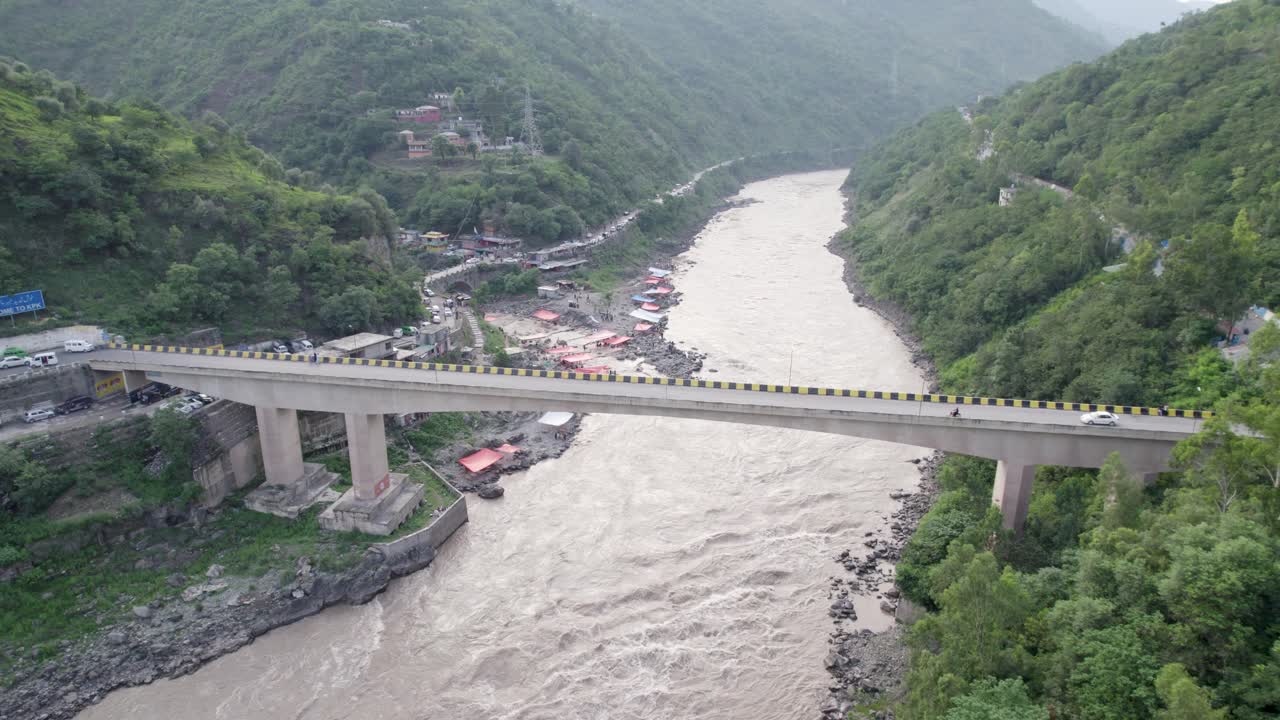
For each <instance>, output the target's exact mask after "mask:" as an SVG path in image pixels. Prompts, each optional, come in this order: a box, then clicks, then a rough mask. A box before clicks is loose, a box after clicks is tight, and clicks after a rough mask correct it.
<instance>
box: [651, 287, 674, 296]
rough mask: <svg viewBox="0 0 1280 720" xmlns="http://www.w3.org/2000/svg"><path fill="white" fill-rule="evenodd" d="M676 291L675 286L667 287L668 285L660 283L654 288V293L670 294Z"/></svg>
mask: <svg viewBox="0 0 1280 720" xmlns="http://www.w3.org/2000/svg"><path fill="white" fill-rule="evenodd" d="M675 291H676V289H675V288H673V287H667V286H666V285H659V286H658V287H656V288H654V289H653V294H655V295H670V294H671V293H673V292H675Z"/></svg>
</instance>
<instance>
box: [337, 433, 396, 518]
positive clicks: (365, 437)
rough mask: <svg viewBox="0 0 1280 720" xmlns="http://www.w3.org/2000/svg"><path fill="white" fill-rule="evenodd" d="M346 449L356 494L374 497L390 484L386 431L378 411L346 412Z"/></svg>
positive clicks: (369, 497)
mask: <svg viewBox="0 0 1280 720" xmlns="http://www.w3.org/2000/svg"><path fill="white" fill-rule="evenodd" d="M346 421H347V453H348V454H349V455H350V457H351V484H352V485H353V486H354V488H355V493H356V498H358V499H360V500H365V501H371V500H376V499H377V498H378V496H379V495H381V494H382V493H383V492H385V491H386V489H387V487H389V486H390V485H391V475H390V473H389V472H388V471H387V431H386V428H385V426H384V425H383V424H382V423H383V421H382V416H381V415H363V414H359V413H347V414H346Z"/></svg>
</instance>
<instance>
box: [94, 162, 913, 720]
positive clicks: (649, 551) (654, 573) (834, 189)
mask: <svg viewBox="0 0 1280 720" xmlns="http://www.w3.org/2000/svg"><path fill="white" fill-rule="evenodd" d="M843 179H844V173H842V172H820V173H808V174H803V175H790V176H784V177H780V178H774V179H771V180H766V181H764V182H759V183H754V184H752V185H749V186H748V187H746V188H745V189H744V191H743V193H742V196H743V197H745V198H751V199H753V200H756V201H757V202H756V203H755V204H751V205H747V206H745V207H739V208H735V209H731V210H727V211H725V212H723V213H720V214H719V215H717V216H716V217H715V218H714V219H713V220H712V221H711V223H710V224H709V225H708V226H707V228H706V229H705V231H704V232H703V233H702V234H701V235H700V236H699V237H698V239H697V241H696V242H695V244H694V247H693V248H692V249H691V250H690V251H689V252H687V253H685V254H684V255H682V256H681V258H680V259H679V260H678V261H677V272H676V278H675V283H676V287H678V288H679V289H680V290H681V292H683V294H684V297H683V301H682V303H681V304H680V305H679V306H678V307H677V308H676V309H675V310H674V311H673V312H672V316H671V328H670V330H669V331H668V337H669V338H670V339H672V340H674V341H676V342H677V343H678V344H680V345H682V346H685V347H696V348H698V350H699V351H700V352H706V353H708V355H709V357H708V359H707V360H706V364H705V368H706V369H705V370H704V373H703V374H704V376H705V377H712V378H716V379H726V380H733V379H741V380H754V381H759V380H768V381H772V382H782V381H785V380H786V379H787V378H788V376H789V377H790V380H791V381H793V382H794V383H796V384H821V385H827V386H845V387H859V388H876V389H890V390H906V391H918V390H919V389H920V387H921V378H920V375H919V373H918V372H917V371H916V369H915V368H913V367H912V365H911V363H910V360H909V354H908V352H907V350H906V349H905V348H904V347H903V346H902V344H901V343H900V342H899V341H898V339H897V338H896V337H895V335H894V333H893V331H892V330H891V329H890V328H889V327H888V326H887V325H886V324H885V323H884V322H883V321H882V320H881V319H880V318H879V317H877V316H876V315H874V314H873V313H871V312H870V311H868V310H865V309H863V308H860V307H858V306H856V305H855V304H854V303H853V302H852V300H851V299H850V297H849V293H848V291H847V290H846V288H845V286H844V284H843V282H842V280H841V263H840V262H839V260H838V259H837V258H835V257H834V256H832V255H831V254H830V253H829V252H828V251H827V250H826V248H825V243H826V242H827V240H828V239H829V238H830V237H831V236H832V235H833V234H834V233H835V232H836V231H838V230H839V229H840V228H841V226H842V220H841V213H842V209H843V206H842V197H841V195H840V194H839V187H840V183H841V182H842V181H843ZM710 369H715V370H717V371H718V372H716V373H710V372H709V370H710ZM924 454H925V452H924V451H922V450H920V449H918V448H908V447H903V446H894V445H887V444H883V443H877V442H871V441H863V440H858V439H854V438H846V437H839V436H834V435H821V434H816V433H804V432H798V431H782V430H776V429H770V428H756V427H747V426H735V425H729V424H719V423H711V422H702V421H693V420H668V419H658V418H634V417H621V416H607V415H596V416H592V417H589V418H587V419H586V420H585V422H584V423H583V429H582V432H581V434H580V435H579V438H578V440H577V442H576V443H575V444H574V446H573V447H572V448H571V449H570V450H569V451H568V452H567V453H565V455H564V456H563V457H561V458H559V459H558V460H551V461H547V462H544V463H542V464H539V465H537V466H536V467H534V468H533V469H531V470H530V471H528V472H527V473H524V474H521V475H515V476H510V477H507V478H505V479H504V481H503V485H504V486H505V487H506V489H507V492H506V497H505V498H503V499H502V500H499V501H494V502H486V501H483V500H478V499H475V498H471V499H470V507H471V522H470V523H469V524H468V525H466V526H464V527H463V529H462V530H460V531H459V532H458V534H457V535H455V536H454V538H453V539H452V540H451V541H450V543H449V544H448V545H447V546H446V547H445V548H444V549H443V551H442V552H441V554H440V555H439V557H437V559H436V561H435V562H434V564H432V565H431V567H430V568H429V569H427V570H425V571H423V572H420V573H418V574H416V575H412V576H409V577H406V578H403V579H401V580H398V581H395V582H394V583H393V584H392V585H391V587H390V589H389V590H388V591H387V592H386V593H384V594H383V595H381V596H380V597H378V598H377V599H375V600H374V601H373V602H371V603H369V604H367V605H364V606H361V607H339V608H332V609H329V610H326V611H325V612H323V613H321V614H320V615H318V616H315V617H312V618H309V619H307V620H304V621H302V622H299V623H296V624H294V625H291V626H289V627H285V628H281V629H278V630H275V631H273V632H271V633H269V634H267V635H265V636H263V637H261V638H259V639H258V640H257V641H255V642H254V643H253V644H252V645H249V646H248V647H245V648H244V649H242V650H240V651H238V652H236V653H234V654H232V655H229V656H226V657H223V658H221V659H219V660H217V661H214V662H212V663H210V664H209V665H207V666H205V667H204V668H202V669H201V670H200V671H198V672H196V673H195V674H193V675H190V676H187V677H184V678H181V679H178V680H171V681H169V680H167V681H161V682H157V683H154V684H152V685H149V686H146V687H140V688H132V689H128V690H122V691H119V692H116V693H113V694H111V695H110V696H109V697H107V698H106V699H105V700H104V701H103V702H102V703H101V704H99V705H97V706H95V707H92V708H89V709H87V710H86V711H85V712H84V713H82V714H81V716H80V717H81V718H85V719H86V720H98V719H106V718H122V717H130V718H171V717H182V718H184V719H185V720H196V719H199V718H218V719H220V720H285V719H287V718H298V719H305V720H336V719H339V718H352V719H355V718H378V719H379V720H401V719H406V720H418V719H420V718H432V719H433V720H434V719H446V718H448V719H452V718H512V719H514V718H521V719H529V720H533V719H543V718H545V719H548V720H549V719H551V718H557V719H575V720H577V719H584V720H585V719H595V718H600V719H601V720H603V719H604V718H609V719H610V720H629V719H633V718H634V719H636V720H640V719H644V720H658V719H664V720H665V719H666V718H725V719H729V718H733V719H734V720H740V719H741V718H747V717H749V718H753V720H771V719H781V718H788V719H790V718H795V719H804V720H809V719H811V718H815V717H817V715H818V707H819V705H820V703H821V702H822V701H823V699H824V697H823V688H824V687H825V686H826V685H827V681H828V677H827V675H826V672H825V670H824V669H823V658H824V657H825V655H826V652H827V645H826V637H827V634H828V633H829V631H830V629H831V621H830V620H829V619H828V618H827V614H826V610H827V605H828V604H829V603H830V600H829V599H828V598H827V588H828V578H829V577H830V576H832V575H836V574H838V573H841V574H842V573H843V570H842V569H840V568H839V566H838V565H836V564H835V563H834V562H833V560H832V559H833V558H834V557H835V556H836V555H837V554H838V553H839V552H840V551H841V550H843V549H846V548H857V547H858V546H859V544H860V542H861V540H862V539H863V534H864V533H865V532H867V531H872V530H874V531H877V533H879V532H880V531H882V530H884V529H885V527H884V526H885V525H886V524H887V523H886V518H887V517H888V515H889V514H890V513H891V512H892V510H893V507H894V503H893V501H891V500H890V499H889V497H888V495H889V493H890V492H891V491H894V490H905V489H909V488H911V487H913V486H914V485H915V483H916V482H917V480H918V472H917V470H916V467H915V466H914V465H911V464H909V463H908V462H907V461H908V460H910V459H912V458H916V457H921V456H923V455H924ZM877 604H878V601H876V600H875V599H874V598H867V599H864V600H863V601H861V602H860V603H859V605H858V610H859V615H860V616H861V617H862V621H861V622H862V623H863V625H864V626H870V627H883V626H885V625H887V624H888V623H889V622H890V619H889V618H887V617H886V616H884V615H883V614H881V613H880V611H879V610H878V609H877V607H876V606H877Z"/></svg>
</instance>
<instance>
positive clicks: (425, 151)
mask: <svg viewBox="0 0 1280 720" xmlns="http://www.w3.org/2000/svg"><path fill="white" fill-rule="evenodd" d="M408 144H409V158H410V159H414V158H424V157H431V141H430V140H416V139H415V140H410V141H409V143H408Z"/></svg>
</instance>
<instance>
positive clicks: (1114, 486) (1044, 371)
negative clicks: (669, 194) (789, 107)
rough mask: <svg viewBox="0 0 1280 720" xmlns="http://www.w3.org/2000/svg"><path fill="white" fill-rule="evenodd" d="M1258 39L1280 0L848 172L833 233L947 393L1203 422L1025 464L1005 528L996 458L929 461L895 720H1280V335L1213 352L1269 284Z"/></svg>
mask: <svg viewBox="0 0 1280 720" xmlns="http://www.w3.org/2000/svg"><path fill="white" fill-rule="evenodd" d="M1277 48H1280V4H1276V3H1275V2H1273V1H1270V2H1264V1H1263V0H1237V1H1236V2H1234V3H1231V4H1230V5H1229V6H1223V7H1220V8H1217V9H1215V10H1212V11H1210V12H1208V13H1204V14H1202V15H1199V16H1196V17H1194V18H1191V19H1188V20H1184V21H1182V22H1180V23H1178V24H1177V25H1175V26H1172V27H1170V28H1168V29H1166V30H1165V31H1163V32H1161V33H1159V34H1155V35H1147V36H1144V37H1142V38H1140V39H1137V40H1134V41H1131V42H1129V43H1127V44H1125V45H1124V46H1123V47H1122V48H1120V49H1119V50H1118V51H1116V52H1115V53H1113V54H1111V55H1109V56H1107V57H1104V58H1102V59H1101V60H1099V61H1098V62H1096V63H1094V64H1091V65H1084V66H1075V67H1072V68H1069V69H1067V70H1064V71H1062V72H1059V73H1055V74H1053V75H1050V76H1048V77H1046V78H1044V79H1042V80H1040V81H1038V82H1036V83H1033V84H1031V85H1028V86H1025V87H1023V88H1021V89H1020V90H1018V91H1017V92H1014V93H1011V94H1010V95H1008V96H1007V97H1004V98H1002V99H998V100H997V99H993V100H990V101H987V102H984V103H982V104H981V105H980V106H979V107H978V108H977V109H976V112H975V115H974V117H973V118H972V124H970V123H969V122H967V121H966V119H965V118H964V117H962V116H961V114H960V113H957V112H954V111H952V112H947V113H941V114H937V115H934V116H931V117H929V118H927V119H926V120H925V121H923V122H922V123H920V124H919V125H917V126H916V127H914V128H911V129H909V130H907V131H904V132H902V133H900V134H898V135H897V136H896V137H895V138H894V139H893V140H891V141H890V142H888V143H886V144H885V145H883V146H882V147H880V148H879V149H877V150H876V151H875V152H874V153H872V154H871V155H870V156H868V157H866V158H865V159H864V161H863V162H861V163H860V164H859V165H858V167H857V168H855V169H854V171H853V173H852V174H851V176H850V181H849V188H850V190H851V191H852V192H853V193H854V195H855V197H856V199H857V202H858V209H857V223H856V225H855V226H854V227H853V228H852V229H851V230H849V231H848V232H847V233H845V235H844V236H843V238H842V242H841V243H840V246H841V247H842V248H843V249H844V250H845V251H847V252H849V253H850V254H851V256H852V257H853V258H854V259H855V261H856V262H857V263H858V271H859V272H860V274H861V276H862V280H863V282H864V283H865V285H866V286H867V288H868V290H869V291H870V292H871V294H873V295H876V296H878V297H880V298H885V299H890V300H893V301H896V302H897V303H899V304H901V305H902V306H904V307H905V308H906V309H908V310H909V311H910V312H911V314H912V315H913V317H914V318H915V320H916V329H917V330H918V332H919V333H920V334H921V336H922V337H923V339H924V342H925V344H926V346H927V348H928V349H929V350H930V351H931V352H932V353H933V355H934V356H935V357H936V358H937V359H938V360H939V364H940V365H941V366H942V370H943V385H944V386H946V387H947V388H948V389H949V390H953V391H960V392H974V393H978V394H983V395H995V396H1006V397H1009V396H1012V397H1035V398H1066V399H1072V400H1082V401H1083V400H1091V401H1098V402H1104V403H1117V404H1129V403H1133V404H1148V405H1159V404H1161V403H1165V402H1167V403H1169V404H1171V405H1175V406H1188V405H1190V406H1200V407H1207V406H1213V407H1214V409H1215V411H1216V412H1217V413H1218V416H1217V417H1216V418H1214V419H1212V420H1210V421H1208V422H1206V423H1204V424H1203V426H1202V432H1201V433H1200V434H1199V435H1197V436H1195V437H1194V438H1192V439H1190V440H1188V441H1186V442H1185V443H1183V444H1182V445H1181V446H1179V448H1178V449H1177V450H1176V451H1175V453H1174V458H1173V460H1174V463H1175V468H1176V469H1177V470H1178V471H1179V472H1176V473H1168V474H1163V475H1161V476H1160V478H1159V479H1151V478H1135V477H1133V476H1131V475H1130V474H1129V472H1128V470H1126V468H1125V467H1124V466H1123V464H1122V463H1120V462H1119V459H1118V457H1117V458H1113V460H1112V461H1110V462H1109V463H1108V464H1107V466H1105V467H1103V468H1102V469H1101V471H1093V470H1087V471H1086V470H1079V469H1072V468H1056V467H1054V468H1050V467H1044V468H1039V470H1038V472H1037V474H1036V478H1035V485H1034V491H1033V493H1032V497H1031V499H1030V507H1029V511H1028V517H1027V521H1026V524H1025V528H1024V531H1023V534H1022V535H1021V537H1015V536H1014V534H1013V533H1011V532H1009V531H1006V530H1004V529H1003V528H1002V522H1001V517H1000V512H999V510H997V509H995V508H993V507H992V504H991V503H992V501H991V497H992V478H993V476H994V474H995V473H994V470H995V468H994V465H995V463H992V462H990V461H986V460H978V459H974V458H963V457H951V458H948V460H947V461H946V463H945V464H944V467H943V469H942V472H941V473H940V477H939V480H940V485H941V487H942V489H943V493H942V495H941V496H940V497H939V498H938V500H937V502H936V504H935V505H934V507H933V509H932V510H931V511H930V512H929V514H928V515H926V516H925V518H924V519H923V520H922V521H921V524H920V526H919V528H918V529H917V531H916V532H915V534H914V535H913V537H912V539H911V541H910V542H909V543H908V545H907V546H906V547H905V548H904V550H903V553H902V560H901V562H900V563H899V564H898V566H897V582H898V585H899V586H900V587H901V589H902V592H903V594H904V595H905V596H906V597H908V598H910V599H912V600H913V601H915V602H916V603H919V604H922V605H924V606H926V607H928V608H930V609H931V610H932V612H931V613H930V614H929V615H928V616H927V617H926V618H924V619H923V620H921V621H920V622H919V623H917V624H916V625H915V626H914V628H913V629H912V630H911V631H910V644H911V646H912V648H913V650H914V653H913V656H912V661H911V670H910V673H909V675H908V681H907V685H908V687H907V691H906V693H905V697H904V698H903V701H902V703H901V706H900V707H898V708H897V712H896V715H895V716H896V717H901V718H904V720H968V719H970V718H972V719H974V720H977V719H978V718H1026V719H1027V720H1033V719H1035V720H1044V719H1046V718H1050V717H1057V718H1072V719H1076V720H1085V719H1089V720H1147V719H1153V718H1154V719H1163V718H1206V719H1210V720H1226V718H1236V719H1239V720H1246V719H1247V720H1261V719H1262V718H1270V717H1276V716H1277V714H1278V713H1280V684H1278V683H1277V678H1280V626H1277V624H1276V622H1275V618H1276V609H1277V608H1278V607H1280V562H1278V561H1277V558H1280V484H1278V483H1277V482H1276V472H1275V468H1276V467H1278V466H1280V363H1277V360H1280V329H1277V327H1276V326H1275V325H1274V324H1271V323H1263V324H1262V327H1261V329H1259V330H1258V331H1257V332H1255V333H1253V334H1252V337H1251V339H1250V342H1249V349H1250V353H1251V354H1250V356H1249V357H1248V358H1247V359H1244V360H1241V361H1239V362H1237V363H1234V364H1233V363H1231V362H1228V361H1226V360H1225V359H1224V358H1223V357H1222V354H1221V352H1220V350H1219V349H1218V348H1217V347H1213V346H1211V345H1210V341H1211V340H1212V339H1213V338H1214V336H1216V335H1219V334H1221V333H1222V332H1223V331H1224V330H1225V329H1226V328H1228V327H1229V326H1230V324H1231V322H1232V321H1234V320H1237V319H1238V318H1240V317H1241V315H1242V314H1243V313H1244V312H1245V311H1246V308H1247V306H1248V305H1249V304H1250V303H1259V304H1266V305H1272V306H1274V304H1275V303H1276V302H1277V301H1280V288H1278V286H1277V279H1280V272H1278V271H1280V147H1278V144H1277V138H1280V93H1278V92H1277V90H1278V89H1280V86H1277V78H1280V54H1278V53H1277ZM991 153H994V154H993V155H992V154H991ZM979 157H985V158H987V159H985V160H979V159H978V158H979ZM1035 179H1039V180H1040V181H1041V182H1036V181H1035ZM1015 180H1016V181H1017V191H1016V194H1014V196H1013V198H1012V200H1011V202H1007V203H1005V206H1003V207H1002V206H1001V203H1000V196H1001V194H1002V193H1001V191H1002V190H1006V192H1005V193H1004V194H1005V196H1006V197H1005V199H1006V200H1008V199H1009V198H1008V192H1007V189H1008V188H1009V187H1010V183H1011V181H1015ZM1071 190H1074V193H1072V192H1070V191H1071ZM1125 236H1128V237H1130V238H1131V239H1133V240H1135V241H1136V242H1135V243H1132V244H1131V247H1132V252H1130V253H1128V254H1126V253H1125V252H1124V251H1123V249H1122V247H1123V246H1124V245H1125V243H1123V238H1124V237H1125ZM1166 239H1168V240H1169V241H1170V242H1169V244H1168V247H1167V248H1163V247H1161V241H1163V240H1166ZM1108 264H1113V265H1123V267H1114V266H1112V267H1110V269H1111V270H1112V272H1105V271H1102V268H1103V267H1104V266H1107V265H1108ZM1120 422H1121V424H1124V420H1123V418H1122V419H1121V421H1120ZM1242 428H1248V430H1249V431H1250V432H1249V433H1242V432H1240V430H1241V429H1242ZM1237 433H1239V434H1237ZM1144 480H1147V481H1150V482H1144Z"/></svg>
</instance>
